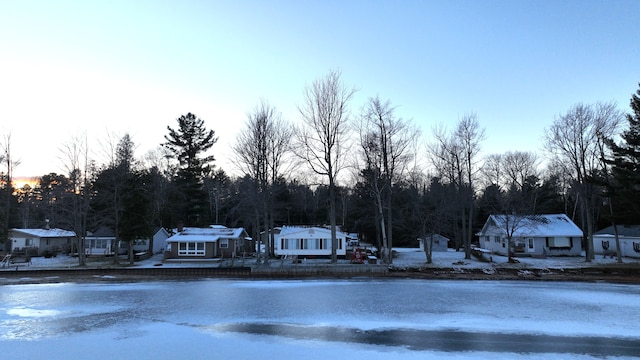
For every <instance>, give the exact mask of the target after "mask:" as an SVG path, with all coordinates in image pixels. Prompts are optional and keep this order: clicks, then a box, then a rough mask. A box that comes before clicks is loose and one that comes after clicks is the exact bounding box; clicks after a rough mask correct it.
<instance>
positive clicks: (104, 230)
mask: <svg viewBox="0 0 640 360" xmlns="http://www.w3.org/2000/svg"><path fill="white" fill-rule="evenodd" d="M117 250H118V246H117V244H116V234H115V233H114V232H113V230H111V229H110V228H108V227H106V226H100V227H99V228H98V229H97V230H96V231H94V232H91V231H88V232H87V236H85V238H84V253H85V255H87V256H112V255H114V254H115V252H116V251H117Z"/></svg>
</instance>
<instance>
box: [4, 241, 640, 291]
mask: <svg viewBox="0 0 640 360" xmlns="http://www.w3.org/2000/svg"><path fill="white" fill-rule="evenodd" d="M394 253H395V257H394V259H393V264H392V265H382V264H376V265H374V264H350V262H349V261H348V260H344V259H343V260H340V261H339V262H338V263H337V264H330V263H329V260H328V259H308V260H307V261H304V262H303V263H293V262H292V261H291V260H284V259H272V260H270V262H269V264H260V265H256V263H255V259H235V260H233V261H232V260H225V261H207V262H195V261H180V262H170V261H164V260H163V258H162V255H155V256H153V257H151V258H148V259H144V260H140V261H136V262H135V263H134V264H129V262H128V261H127V260H125V259H119V263H114V259H113V258H89V259H88V262H87V267H85V268H79V267H78V259H77V258H74V257H69V256H64V255H60V256H58V257H55V258H32V261H31V263H30V264H16V265H14V266H9V267H7V268H3V269H0V285H12V284H35V283H64V282H138V281H140V282H143V281H162V280H170V281H180V280H200V279H209V278H241V279H309V278H354V277H365V278H366V277H370V278H388V279H403V278H407V279H425V280H427V279H435V280H437V279H442V280H532V281H580V282H610V283H626V284H640V259H631V258H625V259H624V261H623V263H622V264H619V263H617V262H616V260H615V259H612V258H606V257H602V256H600V257H598V258H596V259H594V260H593V261H592V262H588V263H587V262H585V260H584V258H580V257H561V258H546V259H536V258H518V261H519V262H518V263H516V264H512V263H509V262H507V259H506V258H505V257H503V256H497V255H494V256H493V257H492V260H493V261H492V262H484V261H480V260H479V259H475V258H472V259H464V252H457V251H448V252H438V253H434V254H433V262H432V263H431V264H427V263H426V257H425V254H424V252H423V251H421V250H420V249H417V248H399V249H394Z"/></svg>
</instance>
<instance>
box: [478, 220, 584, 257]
mask: <svg viewBox="0 0 640 360" xmlns="http://www.w3.org/2000/svg"><path fill="white" fill-rule="evenodd" d="M508 234H511V245H512V249H511V251H512V252H513V254H514V255H515V256H579V255H580V253H581V251H582V237H583V232H582V230H580V228H579V227H578V226H576V224H574V223H573V221H571V219H569V217H568V216H567V215H565V214H546V215H490V216H489V218H488V219H487V221H486V223H485V224H484V226H483V227H482V230H481V231H480V232H478V233H477V234H476V235H477V236H478V237H479V240H480V247H482V248H484V249H487V250H490V251H491V252H493V253H496V254H501V255H508V252H507V251H508V250H507V247H508V246H507V243H508Z"/></svg>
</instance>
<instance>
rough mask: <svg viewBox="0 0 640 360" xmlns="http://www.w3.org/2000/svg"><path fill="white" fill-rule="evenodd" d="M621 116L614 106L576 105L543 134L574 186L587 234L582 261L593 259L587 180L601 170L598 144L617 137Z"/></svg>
mask: <svg viewBox="0 0 640 360" xmlns="http://www.w3.org/2000/svg"><path fill="white" fill-rule="evenodd" d="M621 121H622V114H621V112H620V111H619V110H617V108H616V105H615V104H614V103H596V104H594V105H586V104H577V105H574V106H573V107H571V108H570V109H569V110H568V111H567V112H566V113H565V114H563V115H560V116H558V117H556V119H555V120H554V122H553V124H552V125H551V127H549V128H548V129H546V131H545V147H546V149H547V150H548V151H549V153H550V154H551V155H552V156H553V157H554V158H556V159H558V160H559V161H558V162H557V164H558V165H560V166H563V167H564V168H565V169H566V171H567V173H569V174H571V177H572V180H573V182H574V184H575V185H576V190H577V192H578V193H577V198H578V201H579V207H580V210H581V211H580V212H581V214H582V219H583V226H582V227H583V230H584V231H585V232H586V235H587V236H586V239H585V259H586V261H588V262H589V261H591V259H593V257H594V254H593V232H594V230H595V228H594V227H595V218H594V206H595V203H594V196H595V194H596V192H595V188H594V185H593V184H590V183H589V182H588V181H587V179H588V178H589V177H590V176H592V175H593V174H596V173H597V172H599V171H601V170H603V166H604V163H603V159H602V156H601V153H600V149H601V146H600V144H601V143H602V142H603V141H604V140H605V139H607V138H611V137H613V136H614V134H616V132H617V131H618V129H619V126H620V123H621Z"/></svg>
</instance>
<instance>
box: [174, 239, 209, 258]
mask: <svg viewBox="0 0 640 360" xmlns="http://www.w3.org/2000/svg"><path fill="white" fill-rule="evenodd" d="M178 255H194V256H204V243H203V242H193V241H191V242H179V243H178Z"/></svg>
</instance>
